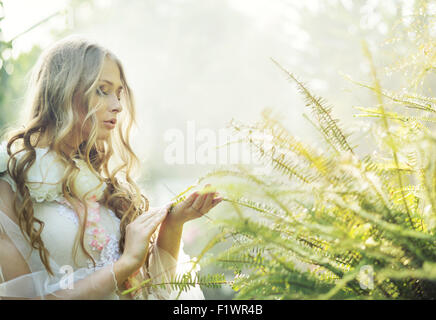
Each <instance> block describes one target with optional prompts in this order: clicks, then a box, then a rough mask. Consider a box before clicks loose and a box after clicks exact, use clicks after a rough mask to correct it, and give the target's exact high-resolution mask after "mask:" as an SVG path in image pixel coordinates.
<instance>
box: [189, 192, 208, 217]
mask: <svg viewBox="0 0 436 320" xmlns="http://www.w3.org/2000/svg"><path fill="white" fill-rule="evenodd" d="M206 197H207V194H203V195H200V196H198V197H197V199H195V201H194V203H193V204H192V206H191V208H193V209H194V211H196V212H198V211H200V209H201V207H202V206H203V203H204V200H205V199H206ZM198 213H199V212H198Z"/></svg>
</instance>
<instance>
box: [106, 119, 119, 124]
mask: <svg viewBox="0 0 436 320" xmlns="http://www.w3.org/2000/svg"><path fill="white" fill-rule="evenodd" d="M104 122H106V123H112V124H117V119H111V120H107V121H104Z"/></svg>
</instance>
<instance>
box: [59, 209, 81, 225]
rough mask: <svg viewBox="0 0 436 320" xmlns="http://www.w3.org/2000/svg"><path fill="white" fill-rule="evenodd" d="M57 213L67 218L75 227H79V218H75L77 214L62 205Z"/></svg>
mask: <svg viewBox="0 0 436 320" xmlns="http://www.w3.org/2000/svg"><path fill="white" fill-rule="evenodd" d="M58 213H59V214H60V215H61V216H63V217H66V218H68V219H69V220H71V221H72V222H73V223H74V224H75V225H76V226H78V225H79V218H78V217H77V214H76V213H75V212H74V211H73V210H71V209H70V208H68V207H66V206H64V205H60V210H59V211H58Z"/></svg>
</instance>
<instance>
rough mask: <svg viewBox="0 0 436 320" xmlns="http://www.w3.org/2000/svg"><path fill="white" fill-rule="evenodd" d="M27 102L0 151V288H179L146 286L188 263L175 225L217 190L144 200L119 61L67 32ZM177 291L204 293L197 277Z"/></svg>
mask: <svg viewBox="0 0 436 320" xmlns="http://www.w3.org/2000/svg"><path fill="white" fill-rule="evenodd" d="M27 107H28V109H27V110H26V114H27V115H28V120H27V121H26V123H25V125H24V126H22V127H21V128H20V129H19V130H16V131H11V132H10V133H9V134H8V139H7V141H6V142H7V143H6V142H4V143H3V144H2V147H1V148H0V297H2V298H12V299H19V298H24V299H174V298H176V297H178V293H179V292H177V291H173V290H171V288H169V287H168V286H153V285H151V284H162V283H166V282H167V281H168V280H169V279H170V278H171V277H174V275H175V274H176V272H179V273H180V272H183V271H192V272H194V271H196V269H195V268H194V266H195V264H190V263H189V257H188V256H187V255H185V254H184V253H183V249H181V248H180V246H181V240H180V239H181V234H182V229H183V225H184V223H186V222H187V221H190V220H192V219H195V218H198V217H201V216H202V215H204V214H205V213H206V212H208V211H209V210H210V209H211V208H213V207H214V206H216V205H217V204H218V203H219V202H220V201H221V200H222V198H217V197H216V196H217V193H214V192H195V193H192V194H191V195H190V196H188V197H187V198H186V199H185V200H184V201H183V202H180V203H178V204H177V205H174V204H168V205H165V206H163V207H161V208H149V205H148V200H147V199H146V198H145V197H144V196H143V195H142V194H141V192H140V190H139V188H138V186H137V185H136V183H135V182H134V181H133V180H132V177H131V171H132V169H133V168H134V165H137V164H138V163H139V161H138V159H137V157H136V156H135V154H134V153H133V151H132V149H131V147H130V144H129V134H130V128H131V126H132V123H133V122H134V121H135V108H134V102H133V98H132V94H131V91H130V89H129V86H128V85H127V82H126V79H125V76H124V72H123V68H122V66H121V63H120V61H119V60H118V59H117V58H116V57H115V56H114V55H113V54H112V53H110V52H109V51H108V50H106V49H104V48H102V47H100V46H98V45H96V44H94V43H90V42H88V41H86V40H84V39H81V38H78V37H74V36H73V37H68V38H66V39H64V40H62V41H60V42H58V43H56V44H55V45H54V46H52V47H51V48H49V49H48V50H46V51H45V52H44V53H43V54H42V55H41V57H40V59H39V61H38V63H37V65H36V66H35V69H34V71H33V73H32V78H31V81H30V86H29V99H28V102H27ZM197 268H198V267H197ZM176 269H177V270H176ZM143 281H146V282H145V283H146V285H145V286H142V287H141V286H138V284H139V283H141V282H143ZM138 287H139V288H138ZM129 288H132V289H134V290H131V293H130V294H127V295H126V294H125V295H123V294H121V293H120V292H121V291H124V290H125V289H129ZM135 288H136V289H135ZM179 298H188V299H204V296H203V294H202V292H201V289H200V288H199V287H198V286H197V287H196V288H192V289H191V290H189V291H188V292H187V294H185V295H182V296H181V297H179Z"/></svg>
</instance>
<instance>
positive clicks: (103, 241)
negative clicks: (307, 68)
mask: <svg viewBox="0 0 436 320" xmlns="http://www.w3.org/2000/svg"><path fill="white" fill-rule="evenodd" d="M58 202H59V203H61V204H64V205H66V206H68V207H70V208H71V209H73V206H72V205H71V204H70V203H69V202H68V201H67V200H66V199H65V198H63V199H60V200H59V201H58ZM77 203H78V205H77V207H78V210H79V212H78V213H79V215H80V216H81V217H83V216H84V214H85V208H84V207H83V205H82V204H81V203H79V202H77ZM86 204H87V207H88V218H87V220H86V233H87V234H88V235H89V236H90V238H91V239H90V241H89V244H90V246H91V248H92V249H93V250H97V251H100V252H101V251H102V250H103V248H104V247H105V246H106V245H107V244H108V243H109V240H110V238H109V235H108V233H107V232H106V230H105V229H104V228H103V227H101V225H100V224H99V222H100V204H99V203H98V202H97V201H96V198H95V196H94V197H92V198H90V199H89V200H88V201H87V202H86Z"/></svg>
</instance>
